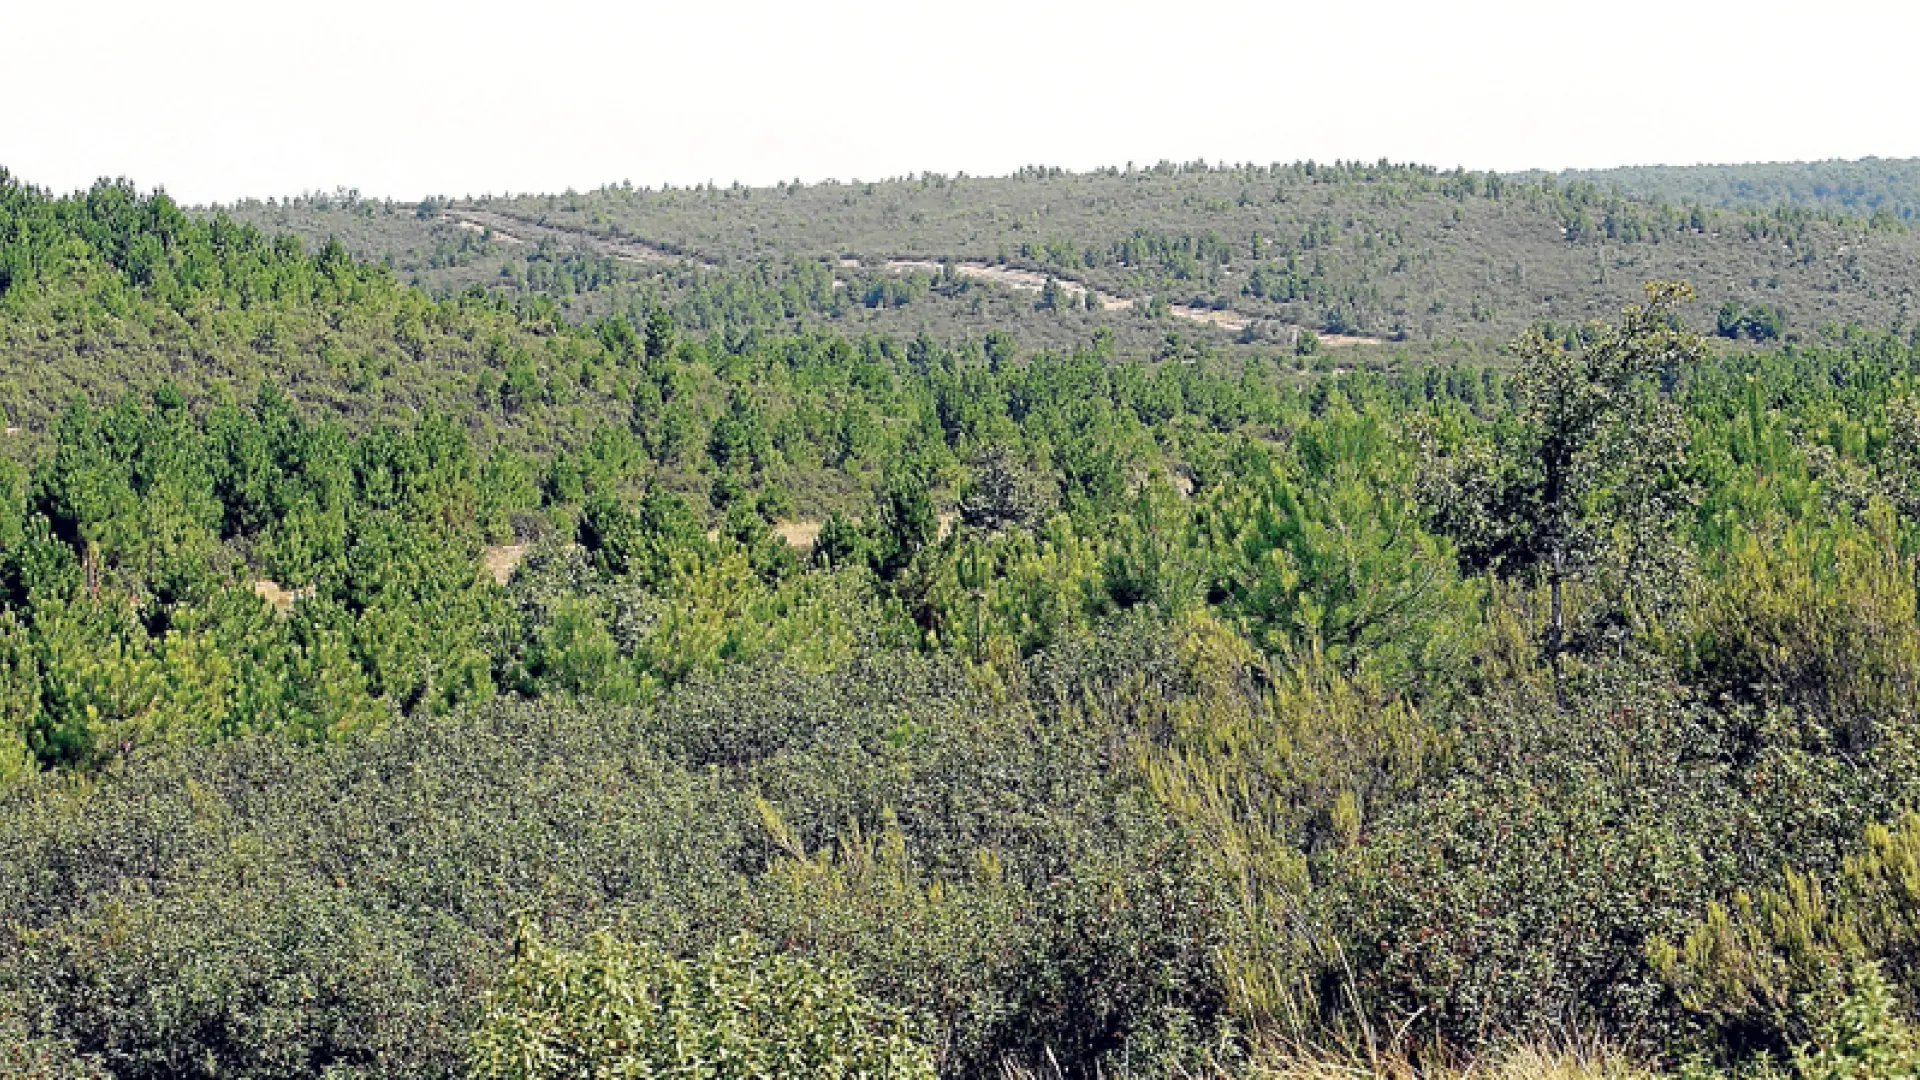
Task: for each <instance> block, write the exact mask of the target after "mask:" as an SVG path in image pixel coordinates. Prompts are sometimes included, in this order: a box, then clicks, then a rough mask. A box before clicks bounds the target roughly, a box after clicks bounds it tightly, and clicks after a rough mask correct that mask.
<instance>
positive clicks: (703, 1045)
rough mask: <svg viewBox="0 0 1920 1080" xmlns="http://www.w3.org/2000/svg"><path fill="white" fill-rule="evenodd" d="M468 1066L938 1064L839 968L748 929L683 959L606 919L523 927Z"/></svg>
mask: <svg viewBox="0 0 1920 1080" xmlns="http://www.w3.org/2000/svg"><path fill="white" fill-rule="evenodd" d="M467 1076H468V1078H469V1080H575V1078H579V1077H624V1076H688V1077H692V1076H698V1077H706V1078H710V1080H760V1078H763V1077H775V1076H778V1077H794V1078H818V1080H830V1078H839V1077H862V1078H866V1077H874V1078H886V1080H933V1076H934V1069H933V1054H932V1052H931V1051H930V1050H929V1049H928V1048H927V1047H926V1045H925V1044H923V1043H921V1042H919V1041H918V1040H917V1039H916V1038H915V1037H914V1034H913V1024H912V1021H911V1019H910V1018H909V1017H908V1015H907V1014H906V1013H905V1012H903V1011H901V1010H899V1009H891V1008H887V1007H885V1006H882V1005H880V1004H877V1003H875V1002H874V1001H872V1000H870V999H869V998H867V997H865V996H864V995H862V994H861V993H859V992H858V991H857V990H856V989H855V988H854V984H853V977H852V975H851V974H850V973H848V972H846V971H845V970H841V969H830V968H824V967H817V966H814V965H812V964H809V963H807V962H805V961H803V960H799V959H795V958H793V957H790V956H786V955H783V954H779V953H774V952H771V951H769V950H768V948H767V947H766V945H765V944H764V943H762V942H759V941H756V940H755V939H754V938H752V937H749V936H746V935H742V936H738V937H735V938H733V939H732V940H731V941H728V942H725V943H723V944H720V945H718V946H715V947H714V948H713V949H712V950H710V951H709V952H707V953H705V954H703V955H700V956H697V957H694V958H693V959H690V960H682V959H678V958H675V957H673V956H671V955H669V954H667V953H666V952H663V951H662V950H660V949H658V948H655V947H652V946H647V945H634V944H628V943H624V942H621V941H618V940H616V939H615V938H613V937H612V936H610V935H607V934H604V933H596V934H594V935H592V936H590V937H588V939H587V940H586V942H585V944H584V945H583V946H582V947H581V948H580V949H578V950H568V949H561V948H555V947H553V946H551V945H548V944H546V943H544V942H542V941H541V940H540V939H539V938H538V937H535V936H533V935H532V934H530V933H528V932H526V931H525V930H524V929H523V931H522V933H521V936H520V939H519V940H518V941H517V942H516V944H515V956H514V961H513V965H512V967H511V968H510V969H509V970H508V972H507V974H506V977H505V978H504V979H502V980H501V983H500V984H499V986H497V987H496V988H495V989H494V990H493V992H492V993H490V994H489V995H488V996H487V1000H486V1004H485V1006H484V1010H483V1015H482V1017H481V1020H480V1023H479V1025H478V1028H477V1030H476V1031H475V1034H474V1037H473V1051H472V1061H471V1064H470V1066H469V1068H468V1070H467Z"/></svg>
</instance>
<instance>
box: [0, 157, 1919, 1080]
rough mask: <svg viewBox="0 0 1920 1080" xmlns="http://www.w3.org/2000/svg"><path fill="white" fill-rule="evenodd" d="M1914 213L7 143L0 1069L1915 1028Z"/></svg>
mask: <svg viewBox="0 0 1920 1080" xmlns="http://www.w3.org/2000/svg"><path fill="white" fill-rule="evenodd" d="M1240 192H1244V193H1245V197H1244V200H1243V199H1242V198H1241V196H1240V195H1239V194H1227V193H1240ZM1556 222H1558V224H1556ZM1683 222H1684V224H1683ZM282 228H287V229H293V230H295V231H292V232H282V231H279V230H280V229H282ZM1560 229H1566V230H1567V232H1566V233H1565V234H1561V233H1559V232H1558V230H1560ZM1115 230H1125V231H1124V233H1116V232H1115ZM1289 230H1297V231H1289ZM1269 233H1271V235H1269ZM1609 233H1611V235H1609ZM1116 235H1118V236H1119V237H1120V238H1119V239H1117V240H1116V239H1114V238H1113V237H1114V236H1116ZM1543 235H1544V236H1545V239H1544V240H1543V239H1542V236H1543ZM1046 236H1053V237H1056V238H1058V239H1057V242H1056V243H1051V244H1049V243H1047V242H1046V241H1044V240H1040V239H1035V238H1036V237H1046ZM1255 236H1258V237H1259V239H1258V242H1257V244H1256V242H1255V240H1254V237H1255ZM303 237H304V238H305V239H303ZM1067 237H1073V238H1074V239H1072V240H1071V241H1069V240H1068V239H1066V238H1067ZM1003 242H1004V243H1005V244H1007V247H1008V250H1007V251H1006V252H1005V254H1004V258H1003V257H1002V253H1001V252H1000V251H999V250H998V248H999V245H1000V244H1002V243H1003ZM1912 243H1913V235H1912V234H1911V233H1910V232H1909V231H1908V230H1907V229H1905V228H1904V227H1903V226H1900V225H1898V224H1886V223H1882V224H1881V225H1869V224H1867V223H1863V222H1862V221H1861V220H1859V219H1857V218H1851V217H1845V216H1837V215H1830V214H1820V213H1813V212H1809V211H1804V210H1792V209H1789V210H1783V211H1774V210H1769V211H1765V212H1759V211H1755V212H1746V211H1740V212H1735V211H1726V210H1720V211H1716V210H1709V209H1707V208H1704V207H1695V208H1689V209H1686V210H1684V211H1683V210H1678V209H1671V208H1666V207H1663V206H1661V205H1658V204H1653V203H1644V202H1637V201H1633V200H1630V199H1626V198H1624V197H1612V196H1604V195H1601V194H1600V193H1599V192H1598V191H1597V189H1592V188H1587V187H1573V188H1562V187H1561V186H1560V185H1559V184H1558V182H1557V181H1556V182H1555V183H1554V185H1553V186H1552V187H1548V186H1546V185H1540V186H1527V185H1517V184H1513V183H1511V182H1507V181H1501V180H1498V179H1497V178H1495V179H1489V178H1487V177H1472V176H1466V175H1458V176H1442V175H1438V174H1432V173H1428V172H1425V171H1422V170H1417V169H1384V168H1383V169H1380V170H1367V169H1358V168H1337V169H1332V170H1322V169H1320V168H1318V167H1315V168H1312V169H1308V168H1306V167H1304V166H1302V167H1300V168H1298V169H1280V170H1277V171H1276V170H1212V169H1190V170H1187V169H1166V170H1157V171H1149V172H1145V173H1135V174H1129V173H1127V172H1125V171H1119V172H1112V173H1103V174H1098V175H1090V176H1066V175H1061V174H1055V173H1052V172H1046V173H1041V172H1038V171H1036V172H1034V173H1031V174H1029V175H1024V176H1021V177H1016V178H1009V179H1004V180H994V181H974V180H964V179H957V178H956V179H951V180H949V179H940V178H916V179H914V180H911V181H895V182H892V183H889V184H875V185H872V186H871V188H870V189H869V187H868V186H867V185H858V186H855V185H850V184H849V185H832V186H819V187H807V188H803V189H797V190H795V189H779V188H776V189H774V190H773V191H771V192H769V191H764V190H761V191H752V192H747V191H744V190H736V191H706V190H701V191H695V192H682V191H673V192H629V191H627V190H626V189H624V188H621V189H617V190H605V191H601V192H597V193H593V194H590V195H579V196H556V197H554V198H552V199H546V198H540V199H502V200H493V201H476V202H444V201H440V200H433V201H430V202H428V203H425V204H421V205H418V206H412V207H403V206H388V205H387V204H384V203H372V202H368V201H363V200H355V199H345V198H342V199H338V200H334V199H327V200H302V201H298V202H295V203H294V204H292V205H290V206H289V205H286V204H278V203H276V204H274V205H271V206H269V205H267V204H247V205H244V206H241V207H238V208H232V209H230V210H224V211H222V210H196V211H188V210H183V209H182V208H181V207H179V206H178V205H176V204H175V203H174V202H173V201H172V200H171V199H169V198H167V197H166V196H164V195H158V194H146V193H142V192H141V191H139V190H138V189H136V188H134V187H133V186H132V185H130V184H114V183H102V184H99V185H97V186H95V187H94V188H92V189H90V190H89V191H86V192H83V193H79V194H76V195H73V196H67V197H57V196H54V195H51V194H49V193H47V192H44V191H41V190H38V189H35V188H33V187H31V186H29V185H27V184H24V183H19V182H16V181H14V180H13V179H12V178H11V177H7V176H4V175H0V393H3V394H4V397H0V405H4V407H5V409H6V411H7V418H8V421H9V423H8V430H7V432H6V433H5V435H4V436H0V438H3V439H4V442H0V1075H5V1076H9V1077H10V1076H13V1075H22V1076H32V1077H51V1078H56V1080H577V1078H579V1077H583V1076H707V1077H713V1078H714V1080H759V1078H764V1077H767V1076H781V1077H787V1076H796V1077H808V1078H818V1080H848V1078H851V1077H863V1076H864V1077H889V1078H894V1080H935V1078H941V1077H944V1078H950V1080H1023V1078H1027V1077H1040V1076H1047V1077H1053V1078H1055V1080H1096V1078H1101V1077H1113V1078H1116V1080H1174V1078H1180V1080H1191V1078H1196V1077H1205V1078H1208V1080H1229V1078H1235V1080H1260V1078H1269V1080H1271V1078H1273V1077H1322V1078H1324V1077H1329V1076H1342V1077H1350V1076H1375V1075H1383V1076H1395V1077H1416V1076H1418V1077H1434V1078H1436V1080H1471V1078H1479V1077H1487V1076H1499V1077H1511V1078H1513V1080H1537V1078H1541V1077H1554V1078H1562V1080H1564V1078H1573V1080H1624V1078H1648V1080H1653V1078H1658V1077H1674V1078H1684V1080H1709V1078H1711V1080H1761V1078H1765V1080H1781V1078H1783V1077H1786V1076H1794V1077H1804V1078H1806V1080H1816V1078H1817V1080H1831V1078H1838V1077H1848V1078H1856V1077H1872V1078H1874V1080H1879V1078H1881V1077H1885V1076H1894V1077H1908V1076H1912V1075H1914V1074H1915V1072H1916V1070H1917V1069H1920V1064H1917V1063H1920V1013H1916V1010H1915V1006H1914V1003H1915V1002H1916V1001H1920V961H1916V960H1915V956H1916V947H1915V944H1914V943H1915V942H1920V901H1917V900H1916V895H1920V894H1916V890H1915V889H1914V888H1913V882H1914V881H1915V880H1916V876H1915V872H1914V868H1915V867H1916V866H1920V817H1917V816H1914V814H1913V813H1912V811H1913V808H1914V807H1916V806H1920V735H1917V734H1916V733H1917V732H1920V718H1917V717H1916V711H1915V700H1916V699H1915V694H1914V689H1915V687H1916V686H1920V391H1917V390H1916V388H1917V387H1920V337H1916V335H1915V333H1914V332H1913V330H1912V328H1911V327H1910V326H1908V325H1904V324H1901V323H1899V322H1897V321H1896V320H1898V319H1899V318H1901V314H1900V312H1899V310H1898V304H1897V303H1896V302H1895V300H1894V297H1895V296H1898V295H1904V293H1903V292H1902V290H1905V289H1906V285H1904V284H1903V282H1904V281H1905V280H1906V279H1905V278H1904V277H1903V276H1902V275H1905V274H1910V273H1912V272H1913V270H1912V266H1911V260H1908V261H1907V262H1902V261H1901V260H1902V259H1903V258H1905V257H1906V253H1907V252H1908V251H1909V246H1910V245H1911V244H1912ZM1528 253H1531V254H1528ZM1856 256H1857V257H1856ZM1402 257H1404V260H1405V268H1404V269H1395V268H1394V267H1395V266H1396V265H1397V264H1398V262H1399V261H1400V260H1401V259H1402ZM1509 258H1511V259H1512V260H1513V261H1512V264H1511V265H1514V266H1519V267H1521V270H1522V271H1523V272H1515V273H1512V274H1507V273H1506V272H1504V271H1502V270H1501V269H1500V268H1501V267H1502V266H1507V265H1509V263H1508V260H1509ZM1536 258H1537V259H1538V261H1537V262H1536V261H1534V260H1535V259H1536ZM942 260H945V261H944V262H943V261H942ZM1782 260H1784V261H1782ZM1582 266H1587V267H1590V268H1591V269H1592V271H1593V273H1594V278H1593V280H1591V281H1589V282H1588V283H1587V284H1586V285H1584V286H1580V287H1578V288H1572V287H1562V286H1561V285H1560V284H1557V282H1558V280H1559V278H1557V277H1556V276H1555V275H1567V276H1568V280H1572V281H1576V282H1577V279H1578V278H1579V274H1578V273H1577V272H1576V271H1577V270H1578V268H1580V267H1582ZM1763 266H1764V267H1772V268H1773V269H1774V271H1777V274H1778V280H1777V282H1776V283H1774V284H1771V285H1752V284H1750V285H1749V288H1750V289H1751V290H1752V292H1751V295H1748V294H1741V295H1739V296H1736V297H1733V298H1732V299H1731V301H1729V300H1728V299H1725V298H1724V297H1725V290H1726V288H1727V286H1726V284H1725V283H1726V282H1728V281H1739V280H1748V281H1749V282H1751V280H1753V279H1752V278H1751V277H1742V275H1749V274H1757V273H1758V272H1759V268H1761V267H1763ZM1489 268H1491V270H1490V269H1489ZM1656 269H1657V270H1661V271H1671V272H1674V273H1681V272H1683V271H1685V272H1687V273H1688V274H1689V276H1693V277H1695V278H1696V279H1697V280H1699V281H1701V282H1702V284H1703V286H1704V287H1705V288H1707V289H1709V290H1717V291H1709V292H1708V293H1707V294H1706V295H1705V296H1704V297H1701V296H1696V295H1695V294H1694V292H1693V291H1692V290H1691V288H1690V287H1689V286H1687V285H1685V284H1683V283H1673V282H1668V283H1661V282H1652V283H1647V282H1641V281H1639V280H1638V275H1639V274H1640V273H1642V272H1643V271H1645V272H1650V271H1652V270H1656ZM502 270H505V271H506V273H505V274H504V275H503V274H502V273H501V271H502ZM1069 271H1071V273H1069ZM1256 275H1258V276H1259V282H1260V284H1259V287H1258V288H1257V289H1256V288H1255V287H1254V279H1255V276H1256ZM1543 279H1545V280H1543ZM416 280H417V281H418V282H419V283H420V285H421V286H422V287H419V288H416V287H415V286H414V284H413V282H414V281H416ZM1716 283H1719V284H1716ZM1243 290H1244V291H1243ZM1342 290H1346V291H1342ZM1393 290H1406V291H1405V292H1404V293H1402V292H1396V291H1393ZM1422 290H1432V292H1431V296H1432V297H1433V299H1431V300H1429V301H1427V302H1426V304H1427V308H1429V309H1431V310H1430V317H1431V319H1432V320H1433V329H1432V330H1431V333H1430V336H1423V335H1427V334H1428V333H1429V332H1428V331H1426V330H1424V329H1408V328H1406V327H1402V328H1401V329H1400V332H1402V333H1405V334H1406V335H1407V337H1408V340H1405V341H1394V342H1390V343H1370V342H1361V341H1357V340H1356V339H1357V338H1358V337H1360V336H1362V333H1363V332H1365V331H1369V330H1374V331H1376V332H1378V333H1381V334H1385V333H1389V332H1392V330H1391V327H1390V326H1387V327H1381V326H1379V325H1378V324H1374V323H1369V322H1367V321H1365V319H1370V318H1374V317H1375V316H1374V315H1366V317H1365V318H1363V317H1362V316H1363V314H1364V313H1365V312H1373V311H1377V312H1378V313H1379V317H1382V318H1385V317H1387V316H1388V315H1389V314H1390V313H1391V311H1392V310H1393V305H1394V304H1398V303H1401V302H1402V300H1406V301H1409V302H1411V301H1413V300H1417V299H1418V298H1420V297H1423V296H1426V295H1429V294H1428V293H1426V292H1423V291H1422ZM1549 290H1551V291H1549ZM1309 295H1311V296H1313V297H1318V298H1319V299H1307V298H1306V297H1307V296H1309ZM1341 297H1345V298H1346V299H1340V298H1341ZM1354 297H1364V298H1368V303H1372V304H1376V305H1377V307H1364V306H1354V307H1352V308H1351V309H1350V310H1349V309H1347V308H1342V309H1341V312H1339V313H1336V314H1338V319H1337V321H1336V320H1335V318H1334V317H1333V316H1330V315H1328V314H1327V313H1326V311H1325V310H1321V315H1320V316H1319V317H1318V318H1317V320H1316V319H1315V318H1313V317H1312V316H1313V315H1314V311H1315V310H1316V305H1318V304H1320V303H1321V302H1322V301H1327V302H1330V303H1334V304H1336V305H1344V304H1348V303H1349V302H1350V301H1351V300H1352V298H1354ZM1395 297H1399V298H1401V299H1393V298H1395ZM1328 298H1333V299H1331V300H1328ZM1089 300H1091V303H1090V302H1089ZM1457 303H1466V304H1468V305H1469V307H1470V309H1471V308H1472V307H1475V306H1477V307H1478V310H1479V316H1478V317H1477V318H1472V317H1469V318H1467V319H1465V320H1464V321H1462V320H1461V318H1460V316H1459V313H1458V311H1457V310H1456V308H1455V305H1456V304H1457ZM1216 305H1218V306H1216ZM1534 308H1537V309H1539V310H1538V311H1536V312H1534V313H1533V314H1527V313H1526V312H1527V311H1530V310H1532V309H1534ZM1523 309H1524V310H1523ZM1828 311H1830V312H1832V313H1833V315H1834V317H1835V318H1836V320H1837V319H1839V318H1840V317H1841V316H1845V317H1846V318H1848V319H1849V320H1859V321H1858V322H1849V324H1848V325H1845V326H1836V327H1834V328H1832V329H1828V328H1826V327H1824V326H1819V327H1815V326H1812V325H1810V322H1809V321H1808V320H1812V319H1816V318H1821V317H1822V316H1821V313H1822V312H1828ZM1589 314H1592V315H1594V316H1596V318H1595V319H1594V320H1593V321H1582V322H1581V323H1580V325H1578V326H1575V325H1570V323H1571V321H1573V320H1584V319H1585V316H1587V315H1589ZM1549 315H1550V316H1552V317H1553V318H1554V319H1555V320H1556V322H1557V325H1552V326H1542V327H1536V326H1534V325H1532V323H1533V319H1534V318H1535V317H1536V316H1540V317H1545V316H1549ZM1876 319H1878V320H1881V321H1879V322H1877V323H1876V322H1875V321H1874V320H1876ZM1295 320H1300V321H1295ZM1313 328H1317V331H1316V333H1318V334H1323V335H1324V336H1322V337H1319V338H1317V339H1316V338H1315V337H1309V336H1307V335H1306V334H1305V333H1304V330H1306V329H1313ZM1450 328H1451V329H1450ZM1507 328H1512V330H1513V332H1512V333H1511V335H1510V336H1501V335H1503V334H1506V333H1507ZM1536 329H1538V330H1540V331H1541V332H1534V331H1535V330H1536ZM1456 330H1457V332H1458V333H1459V334H1462V335H1465V334H1468V333H1469V332H1471V335H1472V337H1471V340H1470V341H1468V342H1467V343H1465V344H1460V345H1455V344H1453V343H1452V341H1451V340H1450V339H1449V338H1448V337H1447V335H1448V334H1449V333H1454V332H1456ZM1701 330H1715V331H1721V330H1724V331H1725V332H1726V333H1727V334H1728V336H1727V337H1708V336H1704V335H1703V334H1702V333H1700V332H1699V331H1701ZM1736 339H1737V340H1736ZM1756 339H1758V340H1756Z"/></svg>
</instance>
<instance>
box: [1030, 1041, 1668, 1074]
mask: <svg viewBox="0 0 1920 1080" xmlns="http://www.w3.org/2000/svg"><path fill="white" fill-rule="evenodd" d="M1002 1075H1003V1078H1004V1080H1059V1078H1060V1074H1059V1071H1058V1069H1057V1068H1055V1067H1052V1066H1051V1065H1050V1064H1047V1063H1043V1064H1042V1066H1041V1067H1038V1068H1035V1067H1028V1066H1018V1065H1013V1064H1009V1065H1007V1066H1006V1067H1004V1068H1003V1069H1002ZM1662 1076H1663V1074H1661V1073H1658V1072H1655V1071H1653V1070H1651V1069H1648V1068H1646V1067H1645V1066H1642V1065H1640V1064H1638V1063H1636V1062H1634V1061H1632V1060H1630V1059H1629V1058H1627V1057H1626V1056H1625V1055H1624V1054H1622V1053H1621V1052H1619V1051H1618V1050H1616V1049H1614V1048H1612V1047H1610V1046H1607V1045H1606V1044H1604V1043H1600V1042H1596V1041H1591V1040H1581V1039H1568V1040H1565V1041H1563V1042H1561V1043H1559V1044H1550V1043H1532V1044H1525V1045H1519V1046H1515V1047H1512V1048H1509V1049H1506V1050H1501V1051H1498V1052H1493V1053H1488V1054H1486V1055H1484V1056H1481V1057H1477V1058H1473V1059H1468V1060H1465V1061H1462V1062H1456V1063H1453V1064H1446V1065H1430V1064H1420V1063H1416V1062H1415V1061H1414V1060H1412V1059H1411V1058H1409V1057H1407V1056H1405V1055H1403V1054H1400V1053H1397V1052H1396V1053H1369V1052H1367V1051H1365V1050H1361V1051H1358V1052H1355V1053H1343V1052H1338V1051H1326V1050H1286V1051H1272V1052H1268V1053H1265V1054H1261V1055H1259V1056H1258V1057H1257V1059H1256V1061H1255V1062H1254V1063H1253V1064H1249V1065H1241V1066H1237V1067H1235V1068H1232V1069H1221V1070H1217V1071H1215V1070H1207V1071H1201V1072H1178V1073H1174V1074H1171V1075H1170V1076H1168V1077H1167V1080H1662Z"/></svg>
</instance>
